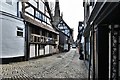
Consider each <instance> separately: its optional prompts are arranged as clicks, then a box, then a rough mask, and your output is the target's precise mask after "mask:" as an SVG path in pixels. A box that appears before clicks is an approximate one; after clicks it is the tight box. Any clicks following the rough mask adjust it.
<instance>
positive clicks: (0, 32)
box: [0, 15, 2, 56]
mask: <svg viewBox="0 0 120 80" xmlns="http://www.w3.org/2000/svg"><path fill="white" fill-rule="evenodd" d="M0 17H2V15H0ZM0 23H2V19H0ZM0 56H2V24H0Z"/></svg>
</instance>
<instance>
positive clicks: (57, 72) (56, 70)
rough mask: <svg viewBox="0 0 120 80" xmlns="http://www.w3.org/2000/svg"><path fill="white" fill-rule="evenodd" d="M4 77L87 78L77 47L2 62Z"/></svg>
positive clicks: (2, 75)
mask: <svg viewBox="0 0 120 80" xmlns="http://www.w3.org/2000/svg"><path fill="white" fill-rule="evenodd" d="M0 67H2V70H0V71H2V72H1V73H2V74H0V77H2V78H13V79H15V78H20V79H30V78H81V79H82V78H87V74H88V73H87V69H86V67H85V64H84V61H81V60H79V54H78V52H77V51H76V49H71V51H69V52H67V53H61V54H55V55H53V56H48V57H43V58H39V59H33V60H29V61H24V62H17V63H11V64H3V65H1V64H0Z"/></svg>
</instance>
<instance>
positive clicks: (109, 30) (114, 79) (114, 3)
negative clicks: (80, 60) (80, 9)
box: [83, 0, 120, 80]
mask: <svg viewBox="0 0 120 80" xmlns="http://www.w3.org/2000/svg"><path fill="white" fill-rule="evenodd" d="M83 6H84V28H85V30H84V40H85V41H84V42H85V44H84V53H85V60H86V61H87V63H88V64H89V65H88V68H89V76H88V77H89V79H90V78H92V79H93V80H96V79H97V80H103V79H105V80H119V79H120V22H119V21H120V15H119V14H120V2H119V0H102V1H100V0H89V1H88V0H85V1H84V2H83Z"/></svg>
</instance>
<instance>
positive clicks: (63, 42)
mask: <svg viewBox="0 0 120 80" xmlns="http://www.w3.org/2000/svg"><path fill="white" fill-rule="evenodd" d="M53 25H54V27H55V28H56V31H58V32H59V50H60V52H63V51H69V50H70V45H72V43H73V29H71V28H70V27H69V26H68V25H67V24H66V22H65V21H64V20H63V14H61V15H60V7H59V0H56V2H55V11H54V16H53Z"/></svg>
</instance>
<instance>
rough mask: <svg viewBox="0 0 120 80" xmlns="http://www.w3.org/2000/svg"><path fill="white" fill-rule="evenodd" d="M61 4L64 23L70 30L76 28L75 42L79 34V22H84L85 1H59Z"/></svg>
mask: <svg viewBox="0 0 120 80" xmlns="http://www.w3.org/2000/svg"><path fill="white" fill-rule="evenodd" d="M48 1H55V0H48ZM59 3H60V11H61V12H63V19H64V21H65V22H66V23H67V24H68V26H70V28H74V40H76V38H77V34H78V22H79V21H83V18H84V9H83V0H59Z"/></svg>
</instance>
